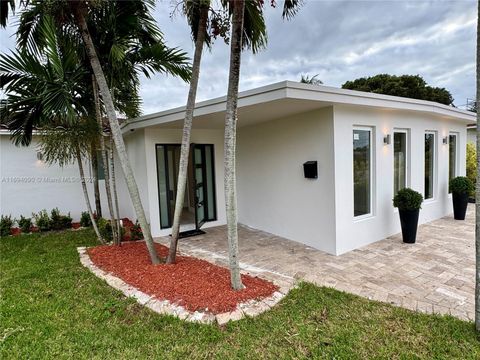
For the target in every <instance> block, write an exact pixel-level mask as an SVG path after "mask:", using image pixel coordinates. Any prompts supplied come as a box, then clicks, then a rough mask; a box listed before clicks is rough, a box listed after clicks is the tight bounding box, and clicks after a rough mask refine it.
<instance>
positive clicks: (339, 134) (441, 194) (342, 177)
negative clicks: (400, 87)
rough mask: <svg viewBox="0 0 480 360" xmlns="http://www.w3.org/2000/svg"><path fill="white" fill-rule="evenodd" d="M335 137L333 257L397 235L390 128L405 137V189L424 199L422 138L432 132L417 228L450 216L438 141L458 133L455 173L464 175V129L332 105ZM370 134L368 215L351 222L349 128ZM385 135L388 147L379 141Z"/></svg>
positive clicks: (444, 150)
mask: <svg viewBox="0 0 480 360" xmlns="http://www.w3.org/2000/svg"><path fill="white" fill-rule="evenodd" d="M334 118H335V121H334V124H335V130H334V138H335V185H336V193H335V202H336V205H337V206H336V235H337V247H336V254H342V253H345V252H347V251H349V250H352V249H355V248H358V247H361V246H363V245H366V244H369V243H372V242H375V241H378V240H381V239H384V238H386V237H388V236H391V235H393V234H396V233H399V232H400V231H401V230H400V220H399V216H398V211H397V210H396V209H395V208H394V207H393V205H392V198H393V131H394V128H399V129H408V130H409V132H410V147H409V153H410V159H409V160H410V163H409V181H407V183H408V184H409V187H411V188H413V189H414V190H416V191H419V192H420V193H422V194H424V135H425V131H428V130H431V131H435V132H436V134H437V135H436V150H437V159H436V162H435V164H436V167H435V174H436V182H435V185H434V198H433V199H431V200H426V201H425V202H424V203H423V205H422V210H421V211H420V220H419V221H420V223H425V222H428V221H432V220H434V219H438V218H440V217H443V216H445V215H448V214H450V213H451V212H452V204H451V196H450V195H448V169H449V161H448V145H444V144H443V142H442V138H443V137H444V136H448V134H449V132H456V133H458V134H459V139H458V140H459V145H458V151H459V154H458V159H457V166H458V168H457V173H458V174H459V175H465V152H466V145H465V144H466V140H467V138H466V126H465V125H464V124H461V123H459V122H456V121H453V120H449V119H447V118H445V117H436V116H435V115H431V114H422V113H419V112H408V111H401V110H381V109H374V108H365V107H364V108H362V107H358V106H357V107H352V106H346V105H336V106H335V107H334ZM354 126H366V127H372V129H373V139H374V140H373V147H374V151H373V154H374V159H373V166H374V172H373V173H374V176H373V189H374V190H373V194H372V196H373V215H372V216H371V217H368V218H365V219H362V220H356V219H354V216H353V127H354ZM386 134H390V135H391V137H392V142H391V143H390V145H384V144H383V137H384V135H386Z"/></svg>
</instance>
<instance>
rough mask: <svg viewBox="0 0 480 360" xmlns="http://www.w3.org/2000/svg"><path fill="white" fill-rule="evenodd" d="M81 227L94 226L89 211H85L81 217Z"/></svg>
mask: <svg viewBox="0 0 480 360" xmlns="http://www.w3.org/2000/svg"><path fill="white" fill-rule="evenodd" d="M80 226H82V227H90V226H92V220H91V219H90V214H89V213H88V212H87V211H83V212H82V215H81V216H80Z"/></svg>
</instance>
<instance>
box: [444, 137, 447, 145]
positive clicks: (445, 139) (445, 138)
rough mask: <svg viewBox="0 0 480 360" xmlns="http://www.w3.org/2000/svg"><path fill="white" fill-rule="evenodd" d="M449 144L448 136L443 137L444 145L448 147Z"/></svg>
mask: <svg viewBox="0 0 480 360" xmlns="http://www.w3.org/2000/svg"><path fill="white" fill-rule="evenodd" d="M447 144H448V136H444V137H443V145H447Z"/></svg>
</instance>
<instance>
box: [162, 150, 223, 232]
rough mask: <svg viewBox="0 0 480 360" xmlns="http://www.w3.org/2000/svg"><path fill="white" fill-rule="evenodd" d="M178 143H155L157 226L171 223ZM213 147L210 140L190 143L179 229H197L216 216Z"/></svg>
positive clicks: (164, 227) (177, 166) (178, 159)
mask: <svg viewBox="0 0 480 360" xmlns="http://www.w3.org/2000/svg"><path fill="white" fill-rule="evenodd" d="M180 148H181V147H180V145H179V144H161V145H156V153H157V180H158V194H159V208H160V227H161V228H162V229H167V228H171V227H172V223H173V214H174V212H175V201H176V196H177V180H178V168H179V162H180ZM214 163H215V162H214V148H213V145H211V144H192V145H191V148H190V159H189V169H188V174H187V186H186V191H185V199H184V203H183V208H182V215H181V219H180V231H191V230H194V229H196V230H199V229H200V228H201V227H202V225H203V224H204V223H205V222H207V221H213V220H216V198H215V169H214Z"/></svg>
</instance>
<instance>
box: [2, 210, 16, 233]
mask: <svg viewBox="0 0 480 360" xmlns="http://www.w3.org/2000/svg"><path fill="white" fill-rule="evenodd" d="M14 222H15V220H14V219H12V217H11V216H10V215H8V216H7V215H2V216H1V217H0V237H5V236H9V235H10V230H12V226H13V223H14Z"/></svg>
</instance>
